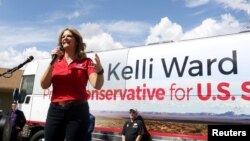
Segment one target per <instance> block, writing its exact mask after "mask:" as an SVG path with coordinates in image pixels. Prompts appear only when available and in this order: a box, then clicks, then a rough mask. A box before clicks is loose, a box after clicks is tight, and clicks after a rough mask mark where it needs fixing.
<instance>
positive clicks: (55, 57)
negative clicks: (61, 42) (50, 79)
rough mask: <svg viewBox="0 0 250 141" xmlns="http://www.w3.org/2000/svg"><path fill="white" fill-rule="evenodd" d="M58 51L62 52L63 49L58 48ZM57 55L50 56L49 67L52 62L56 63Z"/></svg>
mask: <svg viewBox="0 0 250 141" xmlns="http://www.w3.org/2000/svg"><path fill="white" fill-rule="evenodd" d="M58 48H59V50H60V51H63V48H62V47H58ZM57 57H58V55H57V54H53V55H52V58H51V62H50V65H52V64H54V62H55V61H56V59H57Z"/></svg>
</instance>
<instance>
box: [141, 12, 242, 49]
mask: <svg viewBox="0 0 250 141" xmlns="http://www.w3.org/2000/svg"><path fill="white" fill-rule="evenodd" d="M243 30H244V25H242V24H240V22H239V21H237V20H236V19H235V18H234V17H233V16H232V15H230V14H224V15H221V19H219V20H215V19H213V18H208V19H205V20H204V21H203V22H202V23H201V25H199V26H197V27H195V28H193V29H191V30H189V31H186V32H184V31H182V27H181V26H180V25H179V24H177V23H172V21H170V20H169V19H168V18H167V17H165V18H162V19H161V21H160V23H158V24H156V25H155V26H154V27H152V28H151V30H150V35H149V36H148V37H147V40H146V44H149V43H154V42H163V41H170V40H173V41H176V40H180V39H182V40H184V39H194V38H202V37H209V36H215V35H223V34H230V33H237V32H240V31H243Z"/></svg>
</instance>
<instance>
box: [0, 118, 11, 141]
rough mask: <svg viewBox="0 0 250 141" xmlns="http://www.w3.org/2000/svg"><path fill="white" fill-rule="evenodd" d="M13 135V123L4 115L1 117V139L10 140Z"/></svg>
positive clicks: (3, 140)
mask: <svg viewBox="0 0 250 141" xmlns="http://www.w3.org/2000/svg"><path fill="white" fill-rule="evenodd" d="M10 135H11V123H10V120H9V119H8V118H7V117H5V116H2V117H0V140H1V141H9V139H10Z"/></svg>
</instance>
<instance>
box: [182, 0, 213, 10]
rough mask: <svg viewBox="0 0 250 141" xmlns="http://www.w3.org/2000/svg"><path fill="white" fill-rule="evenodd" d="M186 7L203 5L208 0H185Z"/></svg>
mask: <svg viewBox="0 0 250 141" xmlns="http://www.w3.org/2000/svg"><path fill="white" fill-rule="evenodd" d="M185 2H186V6H187V7H191V8H192V7H197V6H201V5H205V4H207V3H208V2H209V0H185Z"/></svg>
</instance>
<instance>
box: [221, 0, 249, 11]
mask: <svg viewBox="0 0 250 141" xmlns="http://www.w3.org/2000/svg"><path fill="white" fill-rule="evenodd" d="M216 2H218V3H220V4H222V5H224V7H225V8H231V9H233V10H242V11H246V12H247V11H248V8H249V2H248V0H216Z"/></svg>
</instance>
